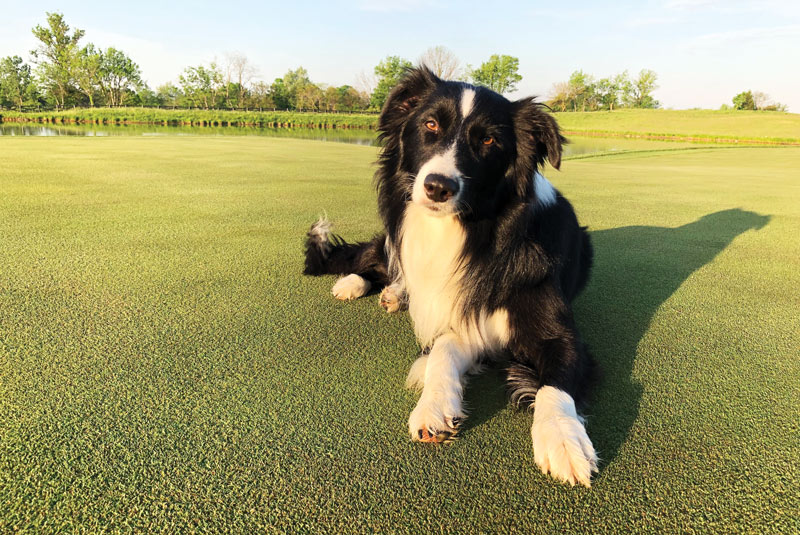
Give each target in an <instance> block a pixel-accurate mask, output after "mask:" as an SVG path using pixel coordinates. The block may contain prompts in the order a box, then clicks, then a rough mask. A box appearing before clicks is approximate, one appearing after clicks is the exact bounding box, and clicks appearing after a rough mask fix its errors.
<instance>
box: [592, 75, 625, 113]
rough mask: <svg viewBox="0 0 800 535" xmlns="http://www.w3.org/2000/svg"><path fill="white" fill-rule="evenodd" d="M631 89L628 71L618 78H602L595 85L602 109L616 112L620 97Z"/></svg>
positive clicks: (617, 76)
mask: <svg viewBox="0 0 800 535" xmlns="http://www.w3.org/2000/svg"><path fill="white" fill-rule="evenodd" d="M629 87H630V80H629V79H628V71H623V72H622V73H620V74H617V75H616V76H610V77H607V78H601V79H600V80H598V81H597V83H595V85H594V91H595V94H596V96H597V100H598V101H599V103H600V107H601V108H602V109H606V110H609V111H614V108H615V107H617V106H619V102H620V97H621V95H622V94H623V93H624V92H625V91H626V89H627V88H629Z"/></svg>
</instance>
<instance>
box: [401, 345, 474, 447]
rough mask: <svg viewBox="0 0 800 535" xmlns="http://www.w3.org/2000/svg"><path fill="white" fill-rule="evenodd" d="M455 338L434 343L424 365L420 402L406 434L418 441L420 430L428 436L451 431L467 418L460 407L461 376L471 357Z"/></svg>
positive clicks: (468, 351)
mask: <svg viewBox="0 0 800 535" xmlns="http://www.w3.org/2000/svg"><path fill="white" fill-rule="evenodd" d="M470 353H471V352H470V350H469V348H467V347H465V346H464V345H463V344H462V343H461V342H460V341H459V339H458V337H457V336H456V335H455V334H452V333H451V334H446V335H444V336H442V337H440V338H439V339H438V340H436V343H435V344H434V345H433V347H432V348H431V352H430V354H429V355H428V357H427V362H426V363H425V382H424V387H423V390H422V395H421V396H420V399H419V402H418V403H417V406H416V407H415V408H414V410H413V411H412V412H411V416H409V418H408V432H409V433H410V434H411V438H412V439H418V438H419V430H420V429H426V430H428V431H429V432H430V433H431V434H434V435H435V434H436V433H437V432H439V431H450V430H454V429H455V427H456V424H455V422H456V421H457V420H460V419H463V418H464V416H466V414H465V412H464V409H463V407H462V404H461V397H462V392H463V389H464V386H463V383H462V376H463V375H464V374H465V373H466V372H467V370H468V369H469V368H470V366H471V365H472V362H473V358H474V357H473V355H471V354H470Z"/></svg>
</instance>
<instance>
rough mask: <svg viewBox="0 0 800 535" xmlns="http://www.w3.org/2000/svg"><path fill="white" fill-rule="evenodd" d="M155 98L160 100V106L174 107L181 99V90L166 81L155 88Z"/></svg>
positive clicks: (178, 104)
mask: <svg viewBox="0 0 800 535" xmlns="http://www.w3.org/2000/svg"><path fill="white" fill-rule="evenodd" d="M156 98H157V99H158V101H159V102H161V104H160V105H161V106H169V107H172V108H175V107H176V106H180V104H181V100H182V99H183V92H182V91H181V90H180V88H179V87H178V86H176V85H175V84H173V83H171V82H167V83H166V84H162V85H160V86H158V87H157V88H156Z"/></svg>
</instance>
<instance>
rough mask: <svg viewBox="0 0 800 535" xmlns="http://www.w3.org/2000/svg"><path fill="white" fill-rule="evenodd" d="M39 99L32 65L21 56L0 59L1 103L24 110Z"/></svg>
mask: <svg viewBox="0 0 800 535" xmlns="http://www.w3.org/2000/svg"><path fill="white" fill-rule="evenodd" d="M37 99H38V94H37V88H36V84H35V82H34V80H33V75H32V74H31V66H30V65H28V64H26V63H24V62H23V61H22V58H21V57H19V56H8V57H5V58H3V59H2V60H0V105H3V106H14V107H16V108H17V111H22V107H23V106H27V105H32V104H34V103H36V102H37Z"/></svg>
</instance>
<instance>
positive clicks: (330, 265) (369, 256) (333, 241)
mask: <svg viewBox="0 0 800 535" xmlns="http://www.w3.org/2000/svg"><path fill="white" fill-rule="evenodd" d="M332 228H333V225H331V223H330V221H328V220H327V219H325V218H324V217H321V218H319V220H318V221H317V222H316V223H314V224H313V225H311V228H310V229H309V231H308V234H307V238H306V264H305V269H304V270H303V273H305V274H306V275H326V274H332V275H347V274H350V273H356V274H358V275H361V276H363V277H365V278H366V279H367V280H369V281H370V282H378V281H383V280H384V279H386V253H385V251H384V243H385V241H386V237H385V236H377V237H375V238H374V239H373V240H372V241H368V242H360V243H347V242H346V241H344V240H343V239H342V238H341V237H340V236H337V235H336V234H334V233H333V232H331V230H332Z"/></svg>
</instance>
